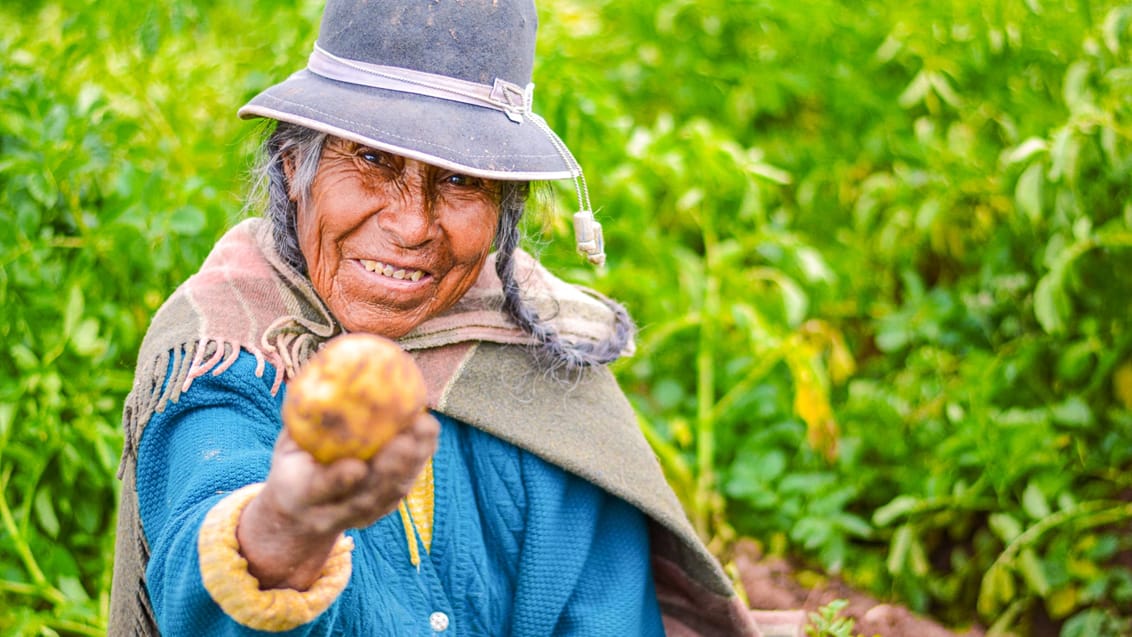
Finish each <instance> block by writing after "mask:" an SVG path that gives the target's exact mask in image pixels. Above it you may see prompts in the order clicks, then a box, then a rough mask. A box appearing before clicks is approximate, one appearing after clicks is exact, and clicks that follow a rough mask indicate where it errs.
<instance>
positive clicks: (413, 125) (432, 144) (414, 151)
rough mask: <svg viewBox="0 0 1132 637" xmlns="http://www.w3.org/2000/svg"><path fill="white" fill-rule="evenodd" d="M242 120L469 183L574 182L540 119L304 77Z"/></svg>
mask: <svg viewBox="0 0 1132 637" xmlns="http://www.w3.org/2000/svg"><path fill="white" fill-rule="evenodd" d="M239 116H240V117H242V118H244V119H251V118H254V117H266V118H270V119H274V120H279V121H283V122H290V123H292V124H297V125H299V126H306V127H307V128H312V129H314V130H318V131H321V132H324V133H328V134H330V135H335V136H337V137H342V138H344V139H349V140H351V141H355V142H358V143H359V144H365V145H367V146H372V147H374V148H377V149H379V150H384V151H388V152H391V153H395V154H397V155H402V156H404V157H409V158H411V159H416V160H418V161H422V162H425V163H428V164H432V165H435V166H440V167H442V168H447V169H449V170H455V171H459V172H461V173H464V174H467V175H471V176H474V177H483V178H486V179H499V180H506V181H536V180H550V179H570V178H573V177H576V176H577V175H578V171H577V170H576V169H574V168H573V167H572V166H571V163H572V162H568V160H567V158H566V157H565V156H564V153H563V152H560V151H559V150H558V149H557V148H556V146H555V141H557V142H558V143H560V144H561V143H562V142H561V141H560V140H558V138H557V137H554V139H553V140H552V139H551V136H553V135H554V133H553V132H552V131H551V130H550V129H549V128H542V127H540V126H539V125H538V124H537V123H536V122H534V121H532V119H531V118H533V117H538V116H537V115H534V114H531V115H529V116H527V117H524V118H523V121H522V122H521V123H519V122H514V121H512V120H510V119H508V117H507V115H506V114H504V113H503V112H502V111H497V110H494V109H491V108H486V107H482V106H475V105H472V104H464V103H462V102H455V101H450V100H445V99H441V98H436V97H428V96H423V95H416V94H412V93H402V92H398V91H391V90H386V89H379V88H371V87H368V86H358V85H355V84H348V83H346V82H339V81H336V80H331V79H328V78H325V77H322V76H320V75H316V74H314V73H311V72H310V71H307V70H305V69H304V70H302V71H299V72H298V73H295V74H294V75H292V76H291V77H289V78H287V79H286V80H284V81H283V82H281V83H279V84H276V85H275V86H272V87H270V88H268V89H266V90H265V91H263V92H262V93H260V94H259V95H257V96H256V97H254V98H253V99H252V100H251V101H250V102H248V103H247V104H245V105H244V106H243V108H241V109H240V110H239ZM563 148H565V145H564V144H563Z"/></svg>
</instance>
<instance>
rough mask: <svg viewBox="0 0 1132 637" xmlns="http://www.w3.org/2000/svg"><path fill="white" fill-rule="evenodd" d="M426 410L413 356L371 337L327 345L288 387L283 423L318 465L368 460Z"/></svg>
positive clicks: (342, 339)
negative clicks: (351, 459)
mask: <svg viewBox="0 0 1132 637" xmlns="http://www.w3.org/2000/svg"><path fill="white" fill-rule="evenodd" d="M424 409H425V384H424V377H422V376H421V371H420V369H419V368H418V367H417V365H416V363H415V362H414V361H413V359H412V357H411V356H409V355H408V354H407V353H405V351H404V350H402V349H401V348H400V347H398V346H397V344H396V343H394V342H393V341H391V340H389V339H387V338H384V337H381V336H375V335H373V334H346V335H343V336H339V337H336V338H334V339H332V340H331V341H329V342H328V343H327V344H326V345H325V346H324V347H323V348H322V350H321V351H320V352H319V353H318V354H316V355H315V356H314V357H313V358H312V359H311V360H310V361H309V362H308V363H307V365H306V367H304V368H303V369H302V371H301V372H299V374H298V375H296V376H295V378H293V379H292V380H291V381H290V382H289V383H288V384H287V397H286V398H285V399H284V401H283V424H284V426H285V427H287V430H288V432H290V434H291V437H292V438H294V440H295V442H297V443H298V444H299V446H300V447H302V448H303V449H305V450H306V451H307V452H308V453H310V454H311V455H312V456H314V457H315V459H316V460H318V461H319V462H321V463H324V464H328V463H331V462H334V461H335V460H338V459H339V458H359V459H361V460H368V459H369V458H370V457H372V456H373V454H375V453H377V451H378V449H380V448H381V447H382V445H384V444H385V443H386V442H388V441H389V440H390V439H391V438H392V437H393V436H394V435H396V434H397V432H399V431H401V430H402V429H404V428H405V427H407V426H409V424H411V423H412V422H413V420H414V419H415V418H416V417H417V416H418V415H420V413H421V412H422V411H423V410H424Z"/></svg>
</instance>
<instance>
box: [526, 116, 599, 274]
mask: <svg viewBox="0 0 1132 637" xmlns="http://www.w3.org/2000/svg"><path fill="white" fill-rule="evenodd" d="M530 116H531V118H530V119H531V121H532V122H534V124H535V126H536V127H537V128H538V129H539V130H541V131H542V132H543V134H544V135H546V138H547V139H549V140H550V143H551V144H553V145H554V148H555V150H557V151H558V154H559V155H560V156H561V157H562V161H564V162H566V165H567V166H569V167H570V170H571V172H573V173H574V191H575V192H576V193H577V194H578V212H575V213H574V242H575V243H576V244H577V246H578V252H579V253H581V254H583V255H585V257H586V259H587V260H589V262H590V263H592V264H593V265H596V266H598V267H601V266H603V265H605V236H604V235H603V234H602V231H601V223H600V222H599V221H597V220H596V219H594V213H593V207H592V206H591V205H590V190H589V188H588V187H586V176H585V174H584V173H583V172H582V166H581V164H579V163H578V160H577V159H574V155H573V154H572V153H571V152H570V149H569V148H567V147H566V143H565V142H563V141H562V140H561V139H560V138H559V137H558V135H555V134H554V131H552V130H550V126H548V125H547V123H546V120H544V119H543V118H541V117H539V116H538V115H536V114H534V113H531V114H530Z"/></svg>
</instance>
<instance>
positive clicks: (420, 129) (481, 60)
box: [239, 0, 581, 180]
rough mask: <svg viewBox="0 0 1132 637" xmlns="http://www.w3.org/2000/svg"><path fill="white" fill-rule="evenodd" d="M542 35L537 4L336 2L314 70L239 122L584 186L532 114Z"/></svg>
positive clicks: (271, 91) (499, 0) (248, 108)
mask: <svg viewBox="0 0 1132 637" xmlns="http://www.w3.org/2000/svg"><path fill="white" fill-rule="evenodd" d="M537 26H538V16H537V14H536V13H535V7H534V3H533V2H532V0H397V1H389V0H385V1H383V0H328V2H327V4H326V8H325V10H324V11H323V15H322V25H321V28H320V31H319V36H318V42H317V43H316V44H315V48H314V52H313V53H312V54H311V58H310V60H309V62H308V65H307V68H305V69H303V70H301V71H299V72H297V73H295V74H294V75H292V76H291V77H289V78H287V79H286V80H285V81H283V82H281V83H279V84H276V85H275V86H272V87H270V88H268V89H267V90H265V91H263V92H262V93H260V94H259V95H257V96H256V97H255V98H254V99H252V101H250V102H248V103H247V104H246V105H245V106H244V107H243V108H241V109H240V111H239V114H240V116H241V117H244V118H251V117H267V118H271V119H275V120H280V121H287V122H291V123H294V124H299V125H301V126H306V127H309V128H313V129H316V130H319V131H323V132H326V133H330V134H332V135H336V136H339V137H343V138H347V139H351V140H354V141H357V142H359V143H362V144H366V145H369V146H373V147H375V148H379V149H381V150H386V151H389V152H392V153H396V154H399V155H403V156H406V157H411V158H413V159H417V160H419V161H423V162H426V163H430V164H434V165H438V166H443V167H446V168H450V169H453V170H459V171H461V172H464V173H467V174H470V175H474V176H478V177H487V178H492V179H506V180H539V179H563V178H571V177H578V176H579V175H580V172H581V171H580V169H579V168H578V164H577V162H575V161H574V159H573V157H572V156H571V155H570V152H569V150H567V148H566V145H565V144H564V143H563V142H562V140H561V139H559V137H558V136H557V135H555V134H554V132H553V131H551V130H550V128H549V127H548V126H547V125H546V123H545V122H544V121H543V120H542V118H540V117H539V116H538V115H536V114H535V113H533V112H532V111H531V96H532V91H533V88H534V87H533V85H532V84H531V68H532V66H533V64H534V52H535V32H536V30H537Z"/></svg>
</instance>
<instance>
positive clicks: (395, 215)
mask: <svg viewBox="0 0 1132 637" xmlns="http://www.w3.org/2000/svg"><path fill="white" fill-rule="evenodd" d="M296 194H297V193H292V197H294V198H296V199H298V200H299V201H300V203H299V212H298V223H297V227H298V236H299V248H300V249H301V250H302V252H303V256H304V257H305V258H306V262H307V269H308V272H309V274H310V278H311V282H312V283H313V284H314V288H315V291H317V292H318V294H319V296H321V297H322V299H323V300H324V301H325V302H326V303H327V305H328V306H329V307H330V311H331V312H332V313H333V314H334V316H335V317H336V318H337V319H338V321H339V322H341V323H342V326H343V327H345V328H346V330H348V331H351V332H370V333H373V334H380V335H382V336H386V337H389V338H398V337H400V336H403V335H404V334H406V333H408V332H409V331H410V330H412V329H413V328H414V327H416V326H417V325H419V324H420V323H421V322H423V321H425V320H426V319H428V318H430V317H432V316H435V315H436V314H438V313H439V312H442V311H443V310H445V309H447V308H449V307H451V306H452V305H453V304H454V303H456V301H458V300H459V299H460V297H462V296H463V295H464V292H466V291H467V290H468V288H469V287H471V285H472V283H474V282H475V280H476V277H477V276H479V272H480V268H482V267H483V263H484V259H485V258H486V257H487V254H488V252H489V251H490V249H491V242H492V239H493V237H494V236H495V228H496V225H497V224H498V222H499V184H498V183H497V182H494V181H491V180H486V179H480V178H478V177H469V176H467V175H462V174H460V173H457V172H453V171H450V170H446V169H443V168H437V167H436V166H432V165H429V164H424V163H421V162H419V161H416V160H413V159H406V158H404V157H400V156H398V155H393V154H390V153H387V152H384V151H380V150H375V149H373V148H369V147H366V146H362V145H360V144H356V143H354V142H351V141H346V140H342V139H338V138H333V137H332V138H330V139H329V140H328V141H327V143H326V146H325V148H324V150H323V153H322V159H321V161H320V163H319V168H318V173H317V174H316V175H315V178H314V182H313V183H312V185H311V193H310V198H309V200H308V201H307V202H306V203H305V204H304V203H302V200H301V198H298V197H297V196H296Z"/></svg>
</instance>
